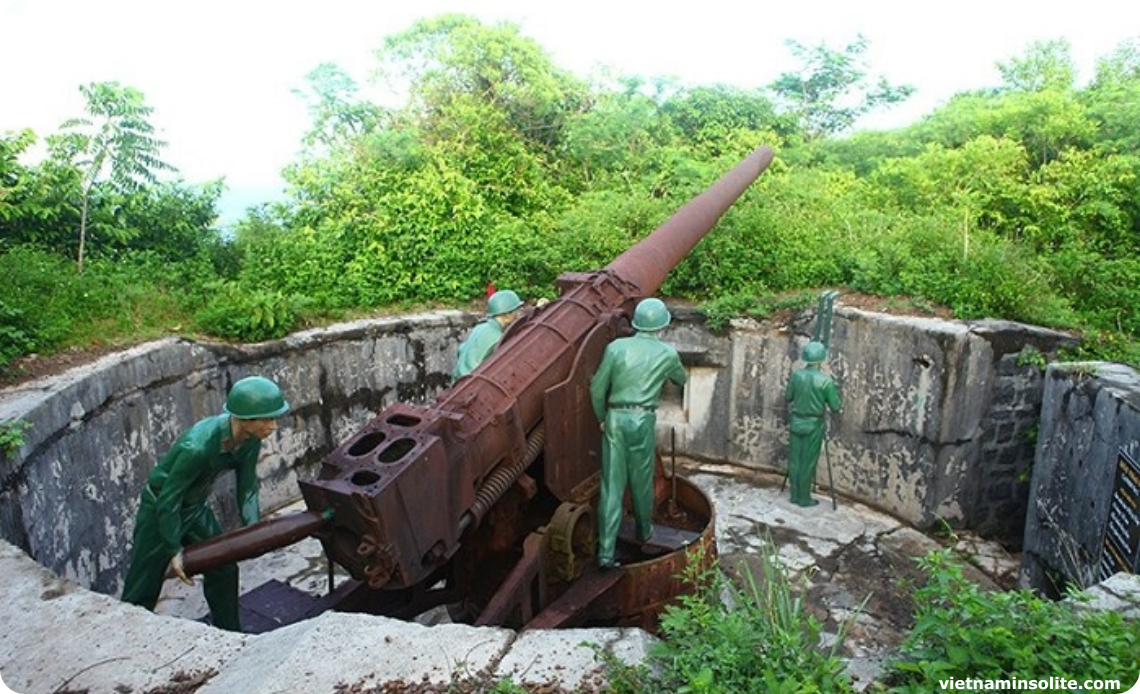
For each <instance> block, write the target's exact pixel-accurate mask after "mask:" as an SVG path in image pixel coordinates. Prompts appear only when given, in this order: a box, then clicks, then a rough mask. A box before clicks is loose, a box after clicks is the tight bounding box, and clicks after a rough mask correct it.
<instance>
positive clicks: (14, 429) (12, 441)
mask: <svg viewBox="0 0 1140 694" xmlns="http://www.w3.org/2000/svg"><path fill="white" fill-rule="evenodd" d="M31 428H32V423H31V422H29V421H27V420H24V419H9V420H7V421H4V422H0V460H3V459H5V458H10V457H12V456H13V455H15V454H16V453H17V452H18V451H19V450H20V447H21V446H23V445H24V434H25V432H27V431H28V430H29V429H31Z"/></svg>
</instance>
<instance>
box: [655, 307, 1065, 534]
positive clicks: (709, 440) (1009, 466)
mask: <svg viewBox="0 0 1140 694" xmlns="http://www.w3.org/2000/svg"><path fill="white" fill-rule="evenodd" d="M838 301H839V303H838V304H837V306H836V308H835V316H834V319H833V324H832V333H833V334H832V340H831V347H832V349H831V351H832V355H831V359H830V360H829V362H828V364H827V366H826V367H825V368H826V369H829V370H830V371H831V372H832V373H833V375H834V376H835V378H836V382H837V384H838V385H839V388H840V391H841V395H842V398H843V403H844V405H843V408H844V409H843V413H842V414H841V415H839V416H838V417H834V418H832V419H831V422H830V432H829V442H828V446H827V454H828V457H829V458H830V460H831V468H832V475H833V478H834V483H835V486H836V488H837V489H839V490H841V491H842V492H843V493H845V494H848V495H850V496H853V497H855V498H857V499H860V500H862V501H865V502H867V503H870V504H873V505H876V506H879V507H881V508H883V509H886V510H888V511H890V512H891V513H892V514H894V515H897V516H899V517H900V518H903V519H905V520H907V521H909V522H910V523H912V524H914V525H916V526H918V527H923V528H926V527H931V526H934V525H936V524H937V523H938V522H940V521H941V520H945V521H947V522H948V523H951V524H953V525H954V526H956V527H965V528H970V529H974V530H976V531H978V532H980V533H982V534H984V535H986V536H988V537H994V538H996V539H1000V540H1001V541H1003V542H1005V543H1006V544H1008V545H1010V546H1013V547H1016V546H1018V545H1019V543H1020V541H1021V535H1022V524H1021V519H1022V518H1023V517H1024V515H1025V504H1026V498H1027V496H1028V486H1027V484H1026V482H1025V481H1024V472H1025V471H1026V470H1028V469H1029V467H1030V465H1031V463H1032V459H1033V442H1032V437H1031V435H1030V434H1031V432H1032V431H1033V430H1034V429H1035V428H1036V426H1037V418H1038V411H1039V408H1040V398H1041V381H1042V373H1041V369H1040V363H1043V361H1044V358H1045V357H1046V356H1048V355H1053V354H1055V353H1056V351H1057V350H1058V348H1059V347H1061V346H1066V345H1071V344H1073V340H1072V338H1071V337H1070V336H1068V335H1065V334H1063V333H1059V332H1056V331H1052V330H1045V329H1041V328H1036V327H1032V326H1026V325H1020V324H1016V323H1009V322H1004V321H946V320H940V319H928V318H914V317H904V316H894V315H886V314H878V313H869V312H866V311H861V310H858V309H854V308H846V307H843V306H842V305H841V304H842V297H840V298H839V300H838ZM813 325H814V312H813V311H806V312H804V313H802V314H800V315H799V316H798V317H797V318H796V319H795V320H793V321H792V322H791V323H789V324H787V325H774V324H770V323H758V322H755V321H751V320H738V321H734V322H733V324H732V330H731V331H730V332H729V334H728V335H727V336H718V335H712V334H710V333H709V332H708V331H707V330H705V329H704V327H703V324H702V323H701V322H700V321H697V320H694V319H693V318H692V316H691V315H689V314H687V313H686V312H683V311H681V312H678V320H677V321H676V322H675V324H674V326H673V327H671V328H670V329H669V330H668V331H667V332H666V333H665V334H664V339H666V340H668V341H670V342H672V343H674V344H676V345H678V347H679V349H680V351H681V353H682V357H683V359H684V360H685V363H686V366H687V367H688V368H689V372H690V374H691V376H692V382H691V383H690V384H689V386H688V387H686V389H685V392H684V395H683V397H684V401H683V402H682V401H681V400H680V398H677V399H676V400H674V401H673V402H669V401H668V400H666V402H665V405H664V406H663V407H662V409H661V411H660V415H659V419H658V440H659V441H668V440H669V438H668V436H669V430H670V429H671V428H672V429H675V431H676V434H677V446H678V450H679V451H683V452H684V453H685V454H687V455H693V456H699V457H703V458H707V459H710V460H724V461H729V462H733V463H737V464H740V465H746V466H754V467H756V468H758V469H776V470H783V469H784V468H785V465H786V459H787V454H786V451H787V445H788V435H787V420H788V414H787V407H786V404H785V402H784V399H783V390H784V385H785V384H786V383H787V380H788V375H789V374H790V373H791V370H792V369H793V368H795V367H796V366H798V365H799V362H798V361H797V360H798V359H799V354H800V351H801V350H802V348H803V346H804V345H805V344H806V343H807V341H808V340H809V339H810V335H811V332H812V330H811V329H812V326H813ZM825 463H826V461H825V460H821V461H820V465H819V468H818V473H817V475H818V476H817V481H818V482H819V483H821V484H827V483H828V477H827V465H826V464H825Z"/></svg>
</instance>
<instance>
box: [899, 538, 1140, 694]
mask: <svg viewBox="0 0 1140 694" xmlns="http://www.w3.org/2000/svg"><path fill="white" fill-rule="evenodd" d="M918 561H919V564H920V565H921V566H922V568H923V570H924V571H925V572H926V574H927V575H928V576H929V581H928V582H927V584H926V585H925V586H924V587H922V588H920V589H919V590H918V591H916V592H915V596H914V597H915V604H916V611H915V625H914V628H913V629H912V630H911V631H910V633H908V634H907V637H906V640H905V641H904V642H903V645H902V647H901V648H900V653H899V656H898V658H897V659H896V660H894V661H893V662H892V663H891V664H890V674H889V678H888V684H890V685H891V689H890V691H892V692H907V693H909V692H916V693H917V692H933V691H939V690H940V689H939V680H945V679H964V678H969V679H982V680H986V679H991V680H997V679H1001V680H1007V679H1015V678H1016V679H1026V680H1030V679H1032V680H1039V679H1047V678H1049V677H1061V678H1064V679H1068V680H1077V681H1082V682H1083V681H1084V680H1086V679H1092V678H1096V679H1106V678H1109V679H1112V678H1119V679H1120V680H1121V681H1122V683H1123V684H1124V686H1125V687H1129V686H1131V685H1132V684H1133V682H1134V681H1135V677H1136V674H1137V668H1138V666H1140V659H1138V658H1137V653H1140V622H1138V621H1136V620H1131V621H1125V620H1124V619H1123V618H1122V617H1121V616H1120V615H1119V614H1117V613H1115V612H1092V611H1084V610H1078V609H1076V608H1075V607H1074V606H1073V605H1072V604H1071V603H1067V602H1052V601H1049V600H1046V599H1044V598H1040V597H1037V596H1036V595H1034V594H1033V593H1032V592H1030V591H1027V590H1019V591H1012V592H987V591H983V590H981V589H980V588H978V586H976V585H975V584H974V583H972V582H970V581H968V580H967V579H966V578H965V577H964V576H963V574H962V568H961V566H960V565H959V564H957V563H956V562H954V561H953V560H952V559H951V554H950V552H949V550H939V551H935V552H932V553H930V554H929V555H927V556H926V557H923V558H921V559H919V560H918ZM1074 597H1076V598H1078V599H1079V598H1080V595H1079V594H1074ZM1119 691H1122V690H1119Z"/></svg>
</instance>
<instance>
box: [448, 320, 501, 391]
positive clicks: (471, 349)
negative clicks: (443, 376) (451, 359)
mask: <svg viewBox="0 0 1140 694" xmlns="http://www.w3.org/2000/svg"><path fill="white" fill-rule="evenodd" d="M502 339H503V326H502V325H501V324H500V323H499V321H498V320H496V319H495V318H488V319H486V320H484V321H483V322H482V323H480V324H479V325H476V326H475V327H474V328H473V329H472V330H471V334H470V335H468V336H467V339H466V340H464V341H463V344H461V345H459V357H458V359H456V361H455V371H454V372H452V374H451V375H452V378H454V379H455V380H459V379H460V378H461V377H463V376H466V375H467V374H469V373H471V372H472V371H474V370H475V368H476V367H478V366H479V365H480V364H482V363H483V360H484V359H486V358H487V357H489V356H491V352H494V351H495V348H496V347H498V346H499V341H500V340H502Z"/></svg>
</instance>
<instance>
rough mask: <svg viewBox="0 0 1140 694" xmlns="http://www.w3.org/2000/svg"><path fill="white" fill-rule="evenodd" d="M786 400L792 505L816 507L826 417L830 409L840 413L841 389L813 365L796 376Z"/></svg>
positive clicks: (786, 393)
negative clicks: (815, 487) (815, 489)
mask: <svg viewBox="0 0 1140 694" xmlns="http://www.w3.org/2000/svg"><path fill="white" fill-rule="evenodd" d="M784 400H787V401H788V402H790V403H791V408H790V409H791V417H790V432H791V443H790V445H789V450H788V482H789V486H790V487H791V491H792V503H794V504H796V505H799V506H814V505H815V504H816V503H818V502H817V501H815V500H814V499H812V498H811V488H812V485H813V484H814V483H815V468H816V465H817V464H818V463H819V451H820V448H821V447H822V446H823V433H824V424H825V422H824V415H825V414H826V412H827V410H828V409H831V410H832V411H835V412H838V411H839V407H840V403H839V389H838V388H836V387H835V381H833V380H832V379H831V377H830V376H828V375H827V374H825V373H823V372H822V371H820V369H819V365H818V364H809V365H808V366H805V367H803V368H801V369H796V370H795V371H793V372H792V376H791V378H790V379H788V386H787V388H785V389H784Z"/></svg>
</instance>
